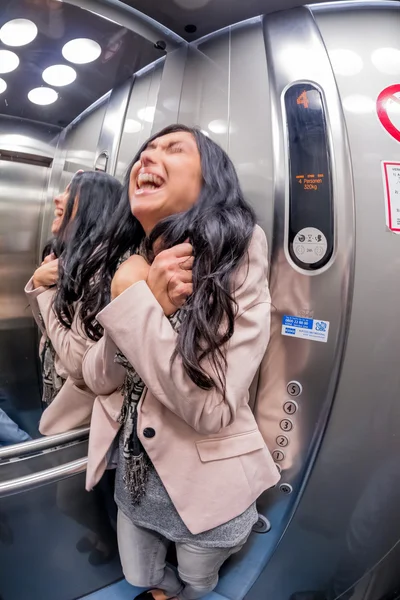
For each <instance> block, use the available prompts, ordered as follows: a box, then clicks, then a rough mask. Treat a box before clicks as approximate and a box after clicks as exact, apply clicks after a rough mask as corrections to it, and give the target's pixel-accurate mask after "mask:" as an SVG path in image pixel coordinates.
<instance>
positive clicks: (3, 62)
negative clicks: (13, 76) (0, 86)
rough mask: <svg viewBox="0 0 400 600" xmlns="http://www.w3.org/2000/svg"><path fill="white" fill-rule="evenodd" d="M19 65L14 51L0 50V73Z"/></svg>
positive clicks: (9, 70)
mask: <svg viewBox="0 0 400 600" xmlns="http://www.w3.org/2000/svg"><path fill="white" fill-rule="evenodd" d="M18 65H19V58H18V56H17V55H16V54H15V52H11V51H10V50H0V73H11V71H14V69H16V68H17V67H18Z"/></svg>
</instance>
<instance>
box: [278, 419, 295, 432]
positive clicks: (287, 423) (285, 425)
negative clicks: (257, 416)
mask: <svg viewBox="0 0 400 600" xmlns="http://www.w3.org/2000/svg"><path fill="white" fill-rule="evenodd" d="M279 425H280V428H281V429H282V430H283V431H292V429H293V423H292V421H291V420H290V419H283V420H282V421H281V422H280V424H279Z"/></svg>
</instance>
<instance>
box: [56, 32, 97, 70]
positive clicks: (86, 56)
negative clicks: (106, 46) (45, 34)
mask: <svg viewBox="0 0 400 600" xmlns="http://www.w3.org/2000/svg"><path fill="white" fill-rule="evenodd" d="M62 54H63V57H64V58H66V59H67V60H69V62H72V63H75V64H77V65H83V64H85V63H90V62H93V61H94V60H96V58H99V56H100V54H101V47H100V45H99V44H98V43H97V42H95V41H94V40H90V39H89V38H77V39H76V40H71V41H70V42H67V43H66V44H65V46H64V47H63V49H62Z"/></svg>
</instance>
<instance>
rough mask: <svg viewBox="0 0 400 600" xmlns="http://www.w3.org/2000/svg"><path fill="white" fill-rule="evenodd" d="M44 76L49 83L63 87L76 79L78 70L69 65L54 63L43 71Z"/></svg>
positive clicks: (44, 79)
mask: <svg viewBox="0 0 400 600" xmlns="http://www.w3.org/2000/svg"><path fill="white" fill-rule="evenodd" d="M42 77H43V81H45V82H46V83H48V84H49V85H55V86H56V87H61V86H63V85H69V84H70V83H72V82H73V81H75V79H76V71H75V69H73V68H72V67H69V66H68V65H52V66H51V67H47V69H45V70H44V71H43V74H42Z"/></svg>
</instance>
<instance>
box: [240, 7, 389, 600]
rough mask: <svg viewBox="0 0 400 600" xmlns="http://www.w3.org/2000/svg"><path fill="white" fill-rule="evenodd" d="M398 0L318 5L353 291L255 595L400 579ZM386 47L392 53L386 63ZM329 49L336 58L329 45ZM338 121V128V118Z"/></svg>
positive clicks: (380, 587)
mask: <svg viewBox="0 0 400 600" xmlns="http://www.w3.org/2000/svg"><path fill="white" fill-rule="evenodd" d="M399 9H400V7H399V5H398V4H397V3H374V4H369V5H368V4H365V3H364V4H361V3H360V4H359V3H351V5H350V4H348V5H347V6H346V5H340V4H338V5H336V6H335V5H334V6H332V7H329V6H326V7H319V8H315V9H313V13H314V17H315V20H316V25H317V28H318V29H317V31H316V34H318V30H319V33H320V34H321V36H322V42H323V44H324V45H325V46H326V49H327V53H328V57H329V58H330V60H331V65H332V67H331V68H332V69H333V73H334V75H335V78H336V83H337V86H338V91H339V94H340V99H341V103H342V107H343V111H344V119H345V124H346V129H347V136H348V142H349V151H350V155H351V163H352V171H353V179H354V195H355V210H356V214H355V217H356V218H355V237H354V240H355V271H354V273H355V278H354V295H353V301H352V305H351V320H350V323H349V328H348V341H347V347H346V352H345V355H344V360H343V366H342V370H341V374H340V378H339V379H338V387H337V390H336V393H335V399H334V403H333V408H332V414H331V417H330V419H329V424H328V427H327V431H326V434H325V436H324V439H323V443H322V446H321V448H320V451H319V455H318V458H317V460H316V463H315V465H314V467H313V470H312V473H311V477H310V480H309V482H308V484H307V487H306V489H305V492H304V495H303V497H302V499H301V502H300V504H299V506H298V509H297V512H296V514H295V516H294V519H293V521H292V523H291V525H290V526H289V529H288V530H287V531H286V533H285V535H284V537H283V539H282V541H281V543H280V545H279V547H278V548H277V550H276V553H275V555H274V556H273V558H272V560H271V561H270V563H269V564H268V566H267V568H266V569H265V571H264V573H263V575H262V576H261V577H260V579H259V580H258V582H257V583H256V585H255V586H254V587H253V588H252V590H251V592H250V593H249V594H248V596H247V597H248V598H249V599H253V598H254V599H255V598H260V597H270V596H271V597H273V598H274V600H275V599H276V600H287V599H288V598H289V597H291V594H292V593H293V592H297V591H300V590H318V589H321V590H324V589H325V590H328V594H329V595H328V596H327V597H328V598H329V599H333V598H343V599H344V600H346V599H348V598H353V599H354V600H355V599H357V600H360V599H365V600H366V599H368V600H378V599H380V598H382V597H383V595H384V593H386V592H389V591H391V590H393V589H394V588H395V587H396V586H398V585H399V582H400V578H399V575H398V560H399V551H398V548H394V546H395V544H396V543H397V542H398V540H399V538H400V522H399V509H398V507H399V498H400V484H399V479H398V466H397V465H398V453H399V443H398V439H399V437H398V431H399V425H400V411H399V403H398V398H399V392H400V378H399V369H398V368H397V362H398V356H399V355H400V345H399V344H400V341H399V340H400V336H399V334H400V324H399V320H398V316H397V315H398V300H397V299H398V297H399V292H400V289H399V277H398V275H396V273H397V274H398V273H399V272H400V271H399V266H400V262H399V256H400V254H399V251H400V247H399V243H400V238H399V236H396V235H394V234H393V233H390V232H389V231H388V230H387V227H386V225H385V205H384V203H385V196H384V186H383V180H382V174H381V161H382V160H394V161H396V160H397V161H399V160H400V148H399V144H398V142H396V141H395V140H394V139H393V138H391V137H390V136H389V134H388V133H387V132H386V131H385V130H384V129H383V127H382V126H381V125H380V123H379V121H378V119H377V114H376V100H377V97H378V95H379V93H380V92H381V91H382V90H383V89H384V88H385V87H387V86H389V85H391V84H393V83H396V82H397V81H398V78H399V74H400V69H399V62H398V58H397V57H398V56H399V54H400V53H399V49H400V46H399V41H400V10H399ZM299 18H300V17H299ZM298 25H299V27H301V25H300V21H299V23H298ZM292 31H293V30H292ZM385 49H386V50H385ZM379 56H381V57H382V56H383V57H385V56H386V61H385V60H383V61H382V60H381V61H380V62H379V60H377V57H379ZM389 57H390V58H389ZM318 59H319V60H326V59H325V57H323V53H321V56H320V57H318ZM299 60H300V62H301V61H304V55H303V56H299ZM331 127H332V133H334V131H335V129H336V124H335V123H332V124H331ZM348 241H350V240H348ZM343 243H344V244H346V241H345V240H344V242H343ZM329 293H331V289H329ZM349 309H350V307H349ZM358 581H359V583H358V585H356V584H357V582H358ZM297 597H299V598H300V597H301V596H294V598H296V599H297ZM314 597H316V596H308V598H311V599H312V598H314Z"/></svg>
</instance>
